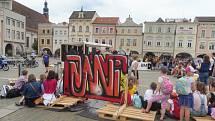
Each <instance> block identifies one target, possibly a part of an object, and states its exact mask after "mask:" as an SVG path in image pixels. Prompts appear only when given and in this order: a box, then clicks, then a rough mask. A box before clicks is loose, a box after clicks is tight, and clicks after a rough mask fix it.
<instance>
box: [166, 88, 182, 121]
mask: <svg viewBox="0 0 215 121" xmlns="http://www.w3.org/2000/svg"><path fill="white" fill-rule="evenodd" d="M167 111H168V114H169V116H170V117H171V118H175V119H180V107H179V99H178V95H177V93H176V92H172V94H171V95H170V99H169V100H168V107H167Z"/></svg>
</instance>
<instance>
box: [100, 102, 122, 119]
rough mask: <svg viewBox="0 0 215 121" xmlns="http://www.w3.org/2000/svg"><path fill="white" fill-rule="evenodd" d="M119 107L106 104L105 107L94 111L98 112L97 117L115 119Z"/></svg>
mask: <svg viewBox="0 0 215 121" xmlns="http://www.w3.org/2000/svg"><path fill="white" fill-rule="evenodd" d="M119 109H120V106H116V105H113V104H107V105H106V106H105V107H103V108H101V109H99V110H97V111H96V112H97V113H98V116H99V118H103V119H109V120H117V118H118V116H117V115H118V111H119Z"/></svg>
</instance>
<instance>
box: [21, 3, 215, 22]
mask: <svg viewBox="0 0 215 121" xmlns="http://www.w3.org/2000/svg"><path fill="white" fill-rule="evenodd" d="M17 1H18V2H20V3H23V4H24V5H26V6H28V7H30V8H32V9H34V10H37V11H39V12H42V9H43V2H44V0H17ZM47 1H48V7H49V10H50V19H51V21H52V22H62V21H68V18H69V16H70V15H71V13H72V11H74V10H80V8H81V6H82V5H83V6H84V9H85V10H86V9H87V10H96V11H97V12H98V14H99V15H100V16H118V17H120V20H121V22H124V21H125V18H126V17H128V15H129V14H131V16H132V17H133V18H134V21H136V22H138V23H140V22H144V21H152V20H153V21H155V20H156V19H158V17H162V18H163V19H164V18H191V19H194V17H195V16H215V13H214V11H215V7H214V3H215V1H214V0H47Z"/></svg>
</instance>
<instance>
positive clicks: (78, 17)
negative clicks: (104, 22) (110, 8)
mask: <svg viewBox="0 0 215 121" xmlns="http://www.w3.org/2000/svg"><path fill="white" fill-rule="evenodd" d="M96 17H98V15H97V13H96V11H83V9H81V11H73V13H72V15H71V16H70V18H69V42H75V41H79V42H81V41H86V42H88V41H91V42H92V41H93V40H92V33H93V26H92V22H93V21H94V20H95V18H96Z"/></svg>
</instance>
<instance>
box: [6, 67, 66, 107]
mask: <svg viewBox="0 0 215 121" xmlns="http://www.w3.org/2000/svg"><path fill="white" fill-rule="evenodd" d="M62 94H63V81H62V80H61V79H60V78H59V76H58V73H55V72H54V71H53V70H50V71H49V72H48V73H47V74H41V75H40V80H37V79H36V76H35V75H34V74H29V75H28V71H26V70H23V71H22V75H21V76H20V77H19V78H18V79H17V80H16V81H15V85H14V86H13V87H12V88H10V90H8V92H7V97H8V98H13V97H18V96H22V98H21V99H20V100H19V102H16V105H17V106H19V105H26V106H28V107H34V106H35V105H36V104H37V103H36V102H38V101H39V102H38V103H43V104H44V105H45V106H48V105H49V104H50V103H52V102H53V101H55V100H56V97H59V96H61V95H62Z"/></svg>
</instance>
